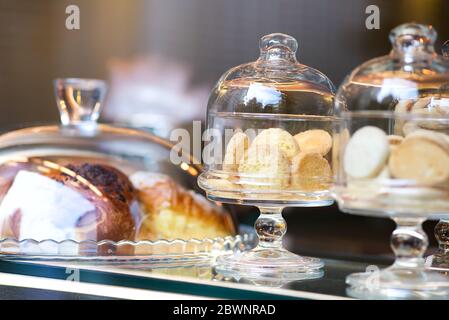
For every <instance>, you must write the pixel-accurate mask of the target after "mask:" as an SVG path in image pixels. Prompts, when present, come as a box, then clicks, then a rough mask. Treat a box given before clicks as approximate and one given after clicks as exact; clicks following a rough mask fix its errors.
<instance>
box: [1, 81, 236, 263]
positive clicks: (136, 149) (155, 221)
mask: <svg viewBox="0 0 449 320" xmlns="http://www.w3.org/2000/svg"><path fill="white" fill-rule="evenodd" d="M55 87H56V91H55V93H56V97H57V99H56V101H57V105H58V108H59V110H60V114H61V124H60V125H48V126H36V127H29V128H24V129H19V130H15V131H11V132H7V133H4V134H2V135H0V256H5V255H16V256H18V257H19V258H20V257H21V256H23V257H30V256H38V257H41V256H42V257H44V256H45V257H49V256H53V257H75V258H79V257H88V256H90V257H100V256H101V257H108V256H109V257H113V258H116V257H119V256H120V257H125V258H126V257H130V256H131V257H133V258H134V257H137V256H139V257H141V258H143V259H146V258H148V257H149V256H150V255H151V254H156V253H157V252H159V251H157V252H156V251H155V250H156V247H155V246H159V244H160V243H161V241H162V242H163V245H164V246H165V248H166V249H167V248H168V247H169V246H171V244H172V242H176V241H177V242H176V243H178V247H179V244H187V243H188V242H189V241H191V240H195V241H196V242H195V243H196V244H194V245H193V246H192V247H191V248H190V249H192V250H197V249H198V245H204V243H203V242H202V241H203V240H204V241H205V240H208V241H209V242H210V244H211V246H212V245H214V244H215V240H214V241H212V240H213V239H223V238H227V237H228V236H232V241H234V239H235V237H234V236H235V234H236V226H235V224H234V221H233V219H232V217H231V215H230V214H229V212H227V211H225V210H223V208H222V207H220V206H217V205H214V204H212V203H210V202H208V201H206V199H205V198H204V197H203V196H202V195H201V194H199V193H197V192H195V191H194V190H197V191H198V188H197V186H196V177H197V175H198V174H199V173H200V172H201V170H202V168H201V166H200V165H198V163H199V161H196V160H195V159H193V157H191V156H190V155H189V154H185V153H182V154H179V153H178V152H177V151H178V150H177V146H176V145H174V144H172V143H171V142H169V141H166V140H164V139H162V138H159V137H157V136H155V135H153V134H151V133H149V132H145V131H142V130H136V129H131V128H126V127H119V126H114V125H107V124H100V123H97V119H98V116H99V112H100V104H101V101H102V98H103V95H104V91H105V83H104V82H102V81H99V80H87V79H58V80H56V81H55ZM179 151H180V150H179ZM173 155H176V157H174V156H173ZM217 241H218V240H217ZM219 247H220V246H219ZM186 248H187V247H186ZM217 248H218V247H217ZM220 248H221V247H220ZM220 248H219V249H220ZM166 249H164V250H166ZM190 249H189V250H190ZM157 250H160V248H159V249H157ZM198 250H199V249H198ZM220 250H221V249H220ZM175 251H176V250H175ZM181 251H182V250H181ZM181 251H180V250H179V248H178V250H177V251H176V252H178V253H179V252H181ZM200 251H201V252H203V251H204V250H203V249H201V250H199V251H198V252H200Z"/></svg>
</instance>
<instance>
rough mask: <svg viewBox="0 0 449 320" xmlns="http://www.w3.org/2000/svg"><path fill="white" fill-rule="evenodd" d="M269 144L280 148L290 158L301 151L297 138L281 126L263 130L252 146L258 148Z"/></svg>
mask: <svg viewBox="0 0 449 320" xmlns="http://www.w3.org/2000/svg"><path fill="white" fill-rule="evenodd" d="M267 145H268V146H276V148H279V149H280V150H281V151H282V152H283V153H284V154H285V156H286V157H287V158H288V159H289V160H291V159H292V158H293V157H294V156H295V155H297V154H298V153H299V146H298V144H297V143H296V140H295V138H293V136H292V135H291V134H290V133H288V132H287V131H285V130H282V129H279V128H270V129H265V130H263V131H261V132H260V133H259V134H258V135H257V136H256V138H255V139H254V141H253V142H252V143H251V147H250V148H253V149H256V148H258V147H260V146H262V149H263V148H264V146H267Z"/></svg>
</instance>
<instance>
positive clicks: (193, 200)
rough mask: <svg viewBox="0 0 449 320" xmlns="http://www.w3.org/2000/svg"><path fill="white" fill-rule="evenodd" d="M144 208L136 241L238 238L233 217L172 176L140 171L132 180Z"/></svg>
mask: <svg viewBox="0 0 449 320" xmlns="http://www.w3.org/2000/svg"><path fill="white" fill-rule="evenodd" d="M130 179H131V181H132V183H133V185H134V186H135V188H136V189H137V198H138V200H139V204H140V207H141V209H142V216H141V223H140V225H139V230H138V233H137V236H136V240H158V239H184V240H188V239H193V238H196V239H205V238H216V237H225V236H229V235H234V234H235V233H236V228H235V225H234V222H233V219H232V217H231V215H230V214H229V213H228V212H226V211H224V210H223V209H222V208H220V207H218V206H216V205H214V204H213V203H211V202H209V201H208V200H206V198H204V197H203V196H202V195H200V194H197V193H195V192H193V191H187V190H185V189H183V188H182V187H180V186H179V185H178V184H177V183H176V182H175V181H174V180H173V179H171V178H170V177H169V176H166V175H163V174H158V173H152V172H143V171H141V172H136V173H135V174H133V175H132V176H131V177H130Z"/></svg>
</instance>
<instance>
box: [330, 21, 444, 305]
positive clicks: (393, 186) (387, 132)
mask: <svg viewBox="0 0 449 320" xmlns="http://www.w3.org/2000/svg"><path fill="white" fill-rule="evenodd" d="M435 40H436V32H435V30H434V29H433V27H432V26H428V25H421V24H416V23H407V24H403V25H400V26H398V27H396V28H395V29H393V30H392V31H391V33H390V41H391V43H392V47H393V48H392V50H391V52H390V53H389V54H388V55H386V56H382V57H379V58H375V59H372V60H369V61H367V62H365V63H363V64H362V65H361V66H359V67H357V68H356V69H355V70H354V71H352V72H351V73H350V74H349V76H348V77H347V78H346V79H345V81H344V82H343V83H342V85H341V86H340V88H339V90H338V92H337V95H336V98H335V101H336V112H337V116H338V122H337V125H336V126H335V131H334V142H335V145H334V149H333V156H332V157H333V160H334V164H336V165H335V167H336V181H335V183H334V188H333V193H334V195H335V198H336V199H337V202H338V205H339V207H340V209H341V210H342V211H345V212H349V213H355V214H361V215H367V216H385V217H390V218H391V219H393V220H394V222H395V223H396V225H397V227H396V230H394V232H393V234H392V237H391V248H392V249H393V251H394V253H395V255H396V260H395V262H394V264H393V265H392V266H390V267H388V268H386V269H383V270H376V272H375V273H373V272H364V273H355V274H351V275H349V276H348V277H347V279H346V282H347V284H348V285H349V288H348V292H349V294H350V295H352V296H356V297H361V298H374V299H385V298H387V299H447V298H448V297H449V282H448V281H447V278H445V277H443V276H442V275H441V274H439V273H438V272H435V271H431V270H428V269H427V268H426V266H425V260H424V258H423V256H424V254H425V252H426V249H427V246H428V243H429V242H428V238H427V235H426V233H425V232H424V231H423V229H422V226H421V224H422V222H423V221H425V220H426V219H428V218H429V217H432V216H434V215H438V216H441V217H446V218H447V217H448V216H449V85H448V84H449V61H447V60H445V59H444V58H443V57H442V56H441V55H438V54H437V53H436V52H435V49H434V43H435ZM335 146H337V147H335Z"/></svg>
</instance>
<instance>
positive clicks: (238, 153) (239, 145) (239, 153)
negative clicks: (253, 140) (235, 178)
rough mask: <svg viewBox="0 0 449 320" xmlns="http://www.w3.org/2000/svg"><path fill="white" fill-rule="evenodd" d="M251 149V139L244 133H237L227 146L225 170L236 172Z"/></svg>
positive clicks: (224, 162)
mask: <svg viewBox="0 0 449 320" xmlns="http://www.w3.org/2000/svg"><path fill="white" fill-rule="evenodd" d="M248 147H249V138H248V136H247V135H246V134H245V133H243V132H236V133H235V134H234V135H233V136H232V138H231V139H230V140H229V142H228V145H227V146H226V153H225V157H224V160H223V170H224V171H229V172H236V171H237V170H238V168H239V164H240V162H241V161H242V158H243V157H244V155H245V153H246V152H247V150H248Z"/></svg>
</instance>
